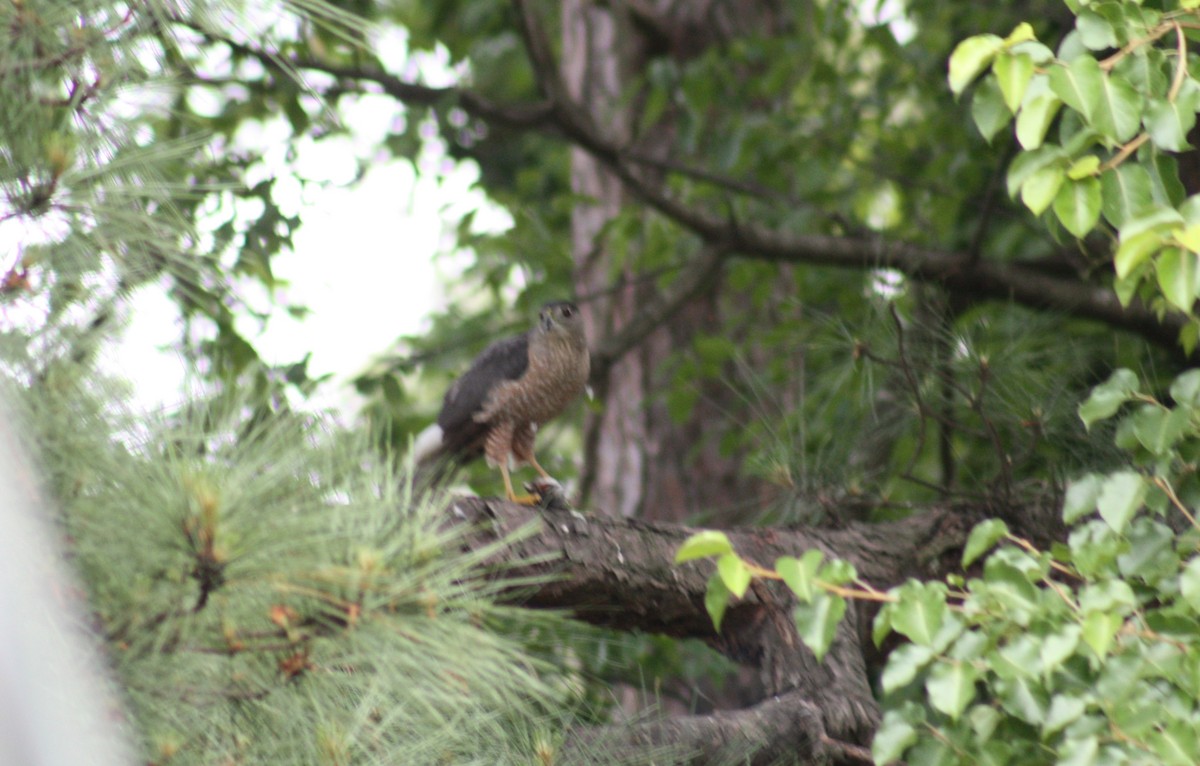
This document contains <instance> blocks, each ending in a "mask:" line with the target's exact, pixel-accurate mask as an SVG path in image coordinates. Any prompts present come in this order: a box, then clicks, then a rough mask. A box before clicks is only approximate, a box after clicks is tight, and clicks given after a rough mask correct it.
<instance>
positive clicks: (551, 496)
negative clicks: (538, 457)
mask: <svg viewBox="0 0 1200 766" xmlns="http://www.w3.org/2000/svg"><path fill="white" fill-rule="evenodd" d="M525 489H528V490H530V491H531V492H533V493H534V494H535V495H537V496H538V505H540V506H541V507H543V508H546V509H557V510H563V511H566V510H570V508H571V504H570V503H568V502H567V495H566V493H565V492H564V491H563V486H562V485H561V484H559V483H558V481H557V480H556V479H554V478H553V477H551V476H544V477H542V478H540V479H534V480H533V481H531V482H529V483H528V484H526V485H525Z"/></svg>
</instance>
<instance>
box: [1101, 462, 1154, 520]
mask: <svg viewBox="0 0 1200 766" xmlns="http://www.w3.org/2000/svg"><path fill="white" fill-rule="evenodd" d="M1145 497H1146V480H1145V478H1143V477H1142V475H1141V474H1140V473H1137V472H1135V471H1118V472H1117V473H1114V474H1112V475H1110V476H1109V477H1108V478H1107V479H1105V480H1104V485H1103V486H1102V487H1101V488H1100V497H1099V499H1098V500H1097V501H1096V508H1097V510H1099V511H1100V518H1102V519H1104V521H1105V523H1107V524H1108V526H1110V527H1111V528H1112V530H1113V531H1114V532H1116V533H1117V534H1120V533H1121V532H1123V531H1124V530H1125V526H1126V525H1127V524H1128V523H1129V520H1130V519H1132V518H1133V515H1134V514H1135V513H1137V511H1138V509H1139V508H1141V507H1142V500H1144V499H1145Z"/></svg>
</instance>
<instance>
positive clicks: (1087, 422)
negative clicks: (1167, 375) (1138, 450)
mask: <svg viewBox="0 0 1200 766" xmlns="http://www.w3.org/2000/svg"><path fill="white" fill-rule="evenodd" d="M1137 392H1138V379H1137V376H1136V375H1134V374H1133V371H1132V370H1128V369H1125V368H1124V367H1122V368H1120V369H1118V370H1115V371H1114V372H1113V374H1112V375H1110V376H1109V377H1108V380H1106V381H1104V382H1103V383H1101V384H1100V385H1098V386H1096V387H1095V388H1093V389H1092V393H1091V394H1090V395H1089V396H1088V398H1087V400H1086V401H1084V403H1083V404H1081V405H1079V419H1080V420H1082V421H1083V424H1084V426H1086V427H1087V428H1091V427H1092V424H1093V423H1095V422H1097V421H1099V420H1105V419H1107V418H1110V417H1112V416H1113V415H1114V414H1115V413H1116V411H1117V410H1119V409H1120V408H1121V405H1122V404H1124V403H1125V402H1127V401H1129V400H1130V399H1132V398H1133V397H1134V395H1135V394H1137Z"/></svg>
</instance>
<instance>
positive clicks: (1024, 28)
mask: <svg viewBox="0 0 1200 766" xmlns="http://www.w3.org/2000/svg"><path fill="white" fill-rule="evenodd" d="M1035 40H1037V35H1035V34H1034V33H1033V25H1032V24H1030V23H1029V22H1028V21H1022V22H1021V23H1020V24H1018V25H1016V26H1015V27H1013V31H1012V32H1009V33H1008V37H1006V38H1004V46H1005V47H1006V48H1011V47H1013V46H1014V45H1020V44H1021V43H1027V42H1030V41H1035Z"/></svg>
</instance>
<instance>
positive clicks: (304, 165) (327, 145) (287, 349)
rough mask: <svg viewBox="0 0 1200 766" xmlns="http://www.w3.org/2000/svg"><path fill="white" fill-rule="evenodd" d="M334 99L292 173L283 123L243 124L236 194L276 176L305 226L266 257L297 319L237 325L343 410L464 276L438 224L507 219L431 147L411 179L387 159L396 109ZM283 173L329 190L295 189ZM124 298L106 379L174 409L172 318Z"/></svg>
mask: <svg viewBox="0 0 1200 766" xmlns="http://www.w3.org/2000/svg"><path fill="white" fill-rule="evenodd" d="M392 34H393V36H398V39H380V40H378V41H377V43H376V46H375V47H376V50H380V51H388V52H389V53H390V54H391V55H390V56H389V57H385V58H392V59H394V60H393V61H386V64H387V66H388V68H389V69H391V70H393V71H403V70H405V69H411V68H412V67H413V64H412V62H411V61H406V60H405V57H406V49H407V46H406V45H405V44H404V40H403V36H402V33H392ZM438 58H440V57H433V59H432V60H431V59H425V60H423V61H421V63H420V65H419V66H420V71H421V73H422V74H423V76H424V77H425V78H426V80H427V81H428V80H433V81H435V84H441V83H437V82H436V81H438V80H442V81H445V80H447V79H450V77H452V75H451V74H450V73H449V72H448V69H447V67H446V64H445V59H444V58H443V59H442V60H441V61H438V60H437V59H438ZM431 73H432V74H431ZM406 74H408V75H409V76H411V74H412V73H410V72H406ZM343 103H344V104H346V106H344V107H343V109H342V110H341V113H340V116H341V119H342V122H343V124H345V125H347V126H349V127H350V128H351V129H352V134H351V135H350V136H337V137H332V138H328V139H325V140H323V141H321V142H313V141H311V140H305V141H303V142H302V143H300V145H299V146H298V147H297V152H296V158H295V161H294V162H293V163H290V164H289V162H288V159H287V156H286V155H287V145H286V143H285V139H286V137H287V135H288V130H287V127H286V124H285V123H284V122H283V120H282V118H281V119H280V120H278V121H276V122H274V123H269V124H266V125H252V126H247V127H246V129H245V130H244V131H243V132H242V133H240V134H239V135H238V137H237V140H238V143H239V144H240V145H242V146H248V147H253V148H255V149H256V150H257V151H259V152H260V153H261V155H262V163H261V164H260V165H258V166H256V167H255V168H254V169H253V170H252V171H251V174H250V177H248V178H247V179H246V183H247V185H250V186H253V185H254V184H256V183H258V182H259V181H260V180H262V179H263V178H266V177H270V176H275V177H277V178H279V179H280V182H279V183H277V184H276V187H275V195H276V200H277V202H278V203H279V204H280V205H281V207H283V209H284V211H285V212H286V213H288V214H293V213H298V214H299V215H300V217H301V219H302V221H303V225H302V227H301V228H300V230H299V232H298V233H297V235H296V237H295V240H294V242H295V248H294V252H292V253H287V254H284V255H281V256H279V257H277V258H276V259H275V260H274V261H273V262H272V266H273V269H274V273H275V275H276V277H277V278H279V279H281V280H283V281H285V282H287V283H288V286H287V287H286V288H285V289H284V290H282V291H279V293H278V295H277V297H278V298H279V299H281V300H280V302H290V303H294V304H299V305H302V306H306V307H307V308H309V309H310V310H311V311H310V313H309V314H308V315H307V316H306V317H305V318H303V319H301V320H298V319H295V318H293V317H291V316H289V315H288V314H287V313H286V312H283V311H277V312H275V313H274V314H273V315H272V317H271V318H270V320H268V322H267V323H266V325H265V327H262V328H260V327H259V324H258V322H257V321H256V320H254V319H253V318H247V319H246V320H245V321H243V322H242V323H240V324H239V325H238V330H239V331H240V332H242V333H243V334H244V335H245V336H246V337H247V338H248V339H250V340H251V342H252V343H253V344H254V345H255V347H256V348H257V349H258V351H259V353H261V354H262V355H263V357H264V359H265V360H266V361H267V362H269V363H272V364H283V363H290V362H296V361H299V360H300V359H302V358H303V357H304V355H305V354H307V353H309V352H311V353H312V358H311V359H310V361H309V374H310V375H312V376H314V377H315V376H319V375H323V374H325V373H333V374H334V376H335V379H334V381H332V382H331V383H328V384H326V386H325V387H324V389H323V390H322V391H321V392H320V394H319V395H318V397H317V399H316V401H315V402H314V404H315V405H316V406H318V407H324V406H335V407H338V408H339V409H340V410H342V411H343V412H345V413H348V412H350V411H353V410H354V408H355V406H356V404H357V400H356V395H355V394H354V392H353V390H352V389H350V388H349V387H348V386H346V385H344V384H345V382H346V381H347V380H348V379H349V378H352V377H353V376H354V375H355V374H356V373H358V372H359V371H361V370H362V369H363V368H364V367H365V366H366V365H367V363H368V362H369V360H370V359H371V358H372V357H374V356H376V355H378V354H381V353H383V352H385V351H386V350H388V348H389V347H390V346H391V344H392V343H393V342H394V341H395V340H396V338H397V337H398V336H401V335H405V334H413V333H419V332H420V331H421V330H422V329H423V328H424V326H425V324H424V322H425V318H426V317H427V316H428V315H429V313H430V312H431V311H433V310H434V309H437V308H439V307H441V306H442V305H443V304H444V300H445V297H444V293H443V290H442V287H441V286H442V285H443V284H446V282H447V281H448V280H449V279H450V278H452V277H453V275H454V274H456V273H457V272H458V271H459V270H460V269H461V268H462V265H461V261H459V260H456V259H455V258H454V257H452V256H442V257H437V256H438V253H441V252H445V251H446V250H447V247H446V245H447V244H448V243H447V241H446V240H445V239H444V237H443V230H444V228H445V227H446V226H448V225H453V224H454V223H455V222H456V221H457V220H458V219H459V218H461V217H462V216H463V215H465V214H466V213H467V212H468V211H471V210H476V209H478V210H479V212H478V213H477V215H476V219H475V221H476V226H477V227H479V228H481V229H486V230H489V231H495V230H503V229H505V228H507V227H508V226H510V225H511V219H510V218H509V217H508V215H507V213H506V212H505V211H503V210H501V209H499V208H497V207H495V206H494V205H489V204H488V202H487V200H486V198H485V197H484V195H483V194H482V192H481V191H479V190H478V189H476V188H473V185H474V183H475V181H476V180H477V178H478V168H477V167H475V166H474V164H473V163H464V164H460V165H457V166H455V165H453V164H451V163H450V162H449V161H448V160H447V159H446V158H445V156H444V154H442V153H441V152H440V151H439V150H438V149H436V148H435V149H433V150H432V151H429V152H426V154H425V155H424V156H422V157H421V158H420V159H419V160H418V163H417V164H418V168H419V172H414V170H413V167H412V165H411V164H410V163H407V162H400V161H394V160H389V159H387V158H386V156H385V155H384V153H383V152H382V151H381V150H380V147H381V146H382V144H383V140H384V138H385V137H386V136H387V134H388V132H389V131H390V130H393V129H395V127H396V122H397V119H398V117H399V116H400V115H399V114H398V112H397V106H396V102H395V101H393V100H392V99H390V98H387V97H383V96H366V97H362V98H359V99H356V100H355V101H354V102H353V103H350V102H348V101H344V102H343ZM356 159H364V160H367V161H368V164H369V165H370V169H369V170H368V171H367V173H366V175H365V177H364V178H363V179H362V180H361V181H360V182H359V183H357V184H355V185H353V186H349V185H348V184H350V183H351V181H352V180H353V178H354V174H355V172H356V167H355V160H356ZM293 173H298V174H299V175H300V176H301V177H303V178H305V179H308V180H311V181H325V182H328V184H326V185H319V184H309V185H307V186H302V185H301V184H300V182H299V181H297V180H295V179H294V178H293V176H292V174H293ZM241 294H242V295H243V297H245V298H247V299H248V300H250V302H251V303H252V305H254V306H255V307H256V308H266V307H267V306H268V299H267V296H266V294H265V293H264V292H262V291H261V290H256V289H255V288H254V286H249V287H248V288H246V289H243V290H242V291H241ZM132 303H133V306H132V312H131V317H130V322H129V326H128V329H127V330H126V332H125V336H124V339H123V341H122V342H121V343H120V344H119V346H117V347H115V348H114V349H113V350H112V352H111V353H110V355H109V361H110V363H111V365H113V369H114V370H115V371H118V372H120V371H129V370H137V371H139V372H138V374H137V380H136V383H137V386H138V398H139V400H141V401H142V402H143V403H144V404H145V405H147V406H150V407H157V406H162V405H166V406H168V407H170V406H171V405H173V404H176V403H178V402H179V401H180V400H181V398H182V393H181V391H182V387H183V385H184V381H185V379H186V377H187V373H186V370H185V369H184V365H183V361H182V360H181V359H180V358H179V357H178V355H177V354H175V353H173V352H170V351H163V349H166V348H168V347H169V345H170V344H171V343H172V342H174V341H177V340H178V338H179V333H180V319H179V314H178V311H177V310H176V307H175V305H174V304H173V303H172V302H171V301H170V300H169V299H168V298H167V297H166V296H165V295H164V294H163V292H162V290H161V289H158V288H156V287H154V286H151V287H148V288H146V289H144V290H142V291H141V292H140V293H139V294H138V295H136V296H135V297H134V299H133V302H132Z"/></svg>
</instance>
